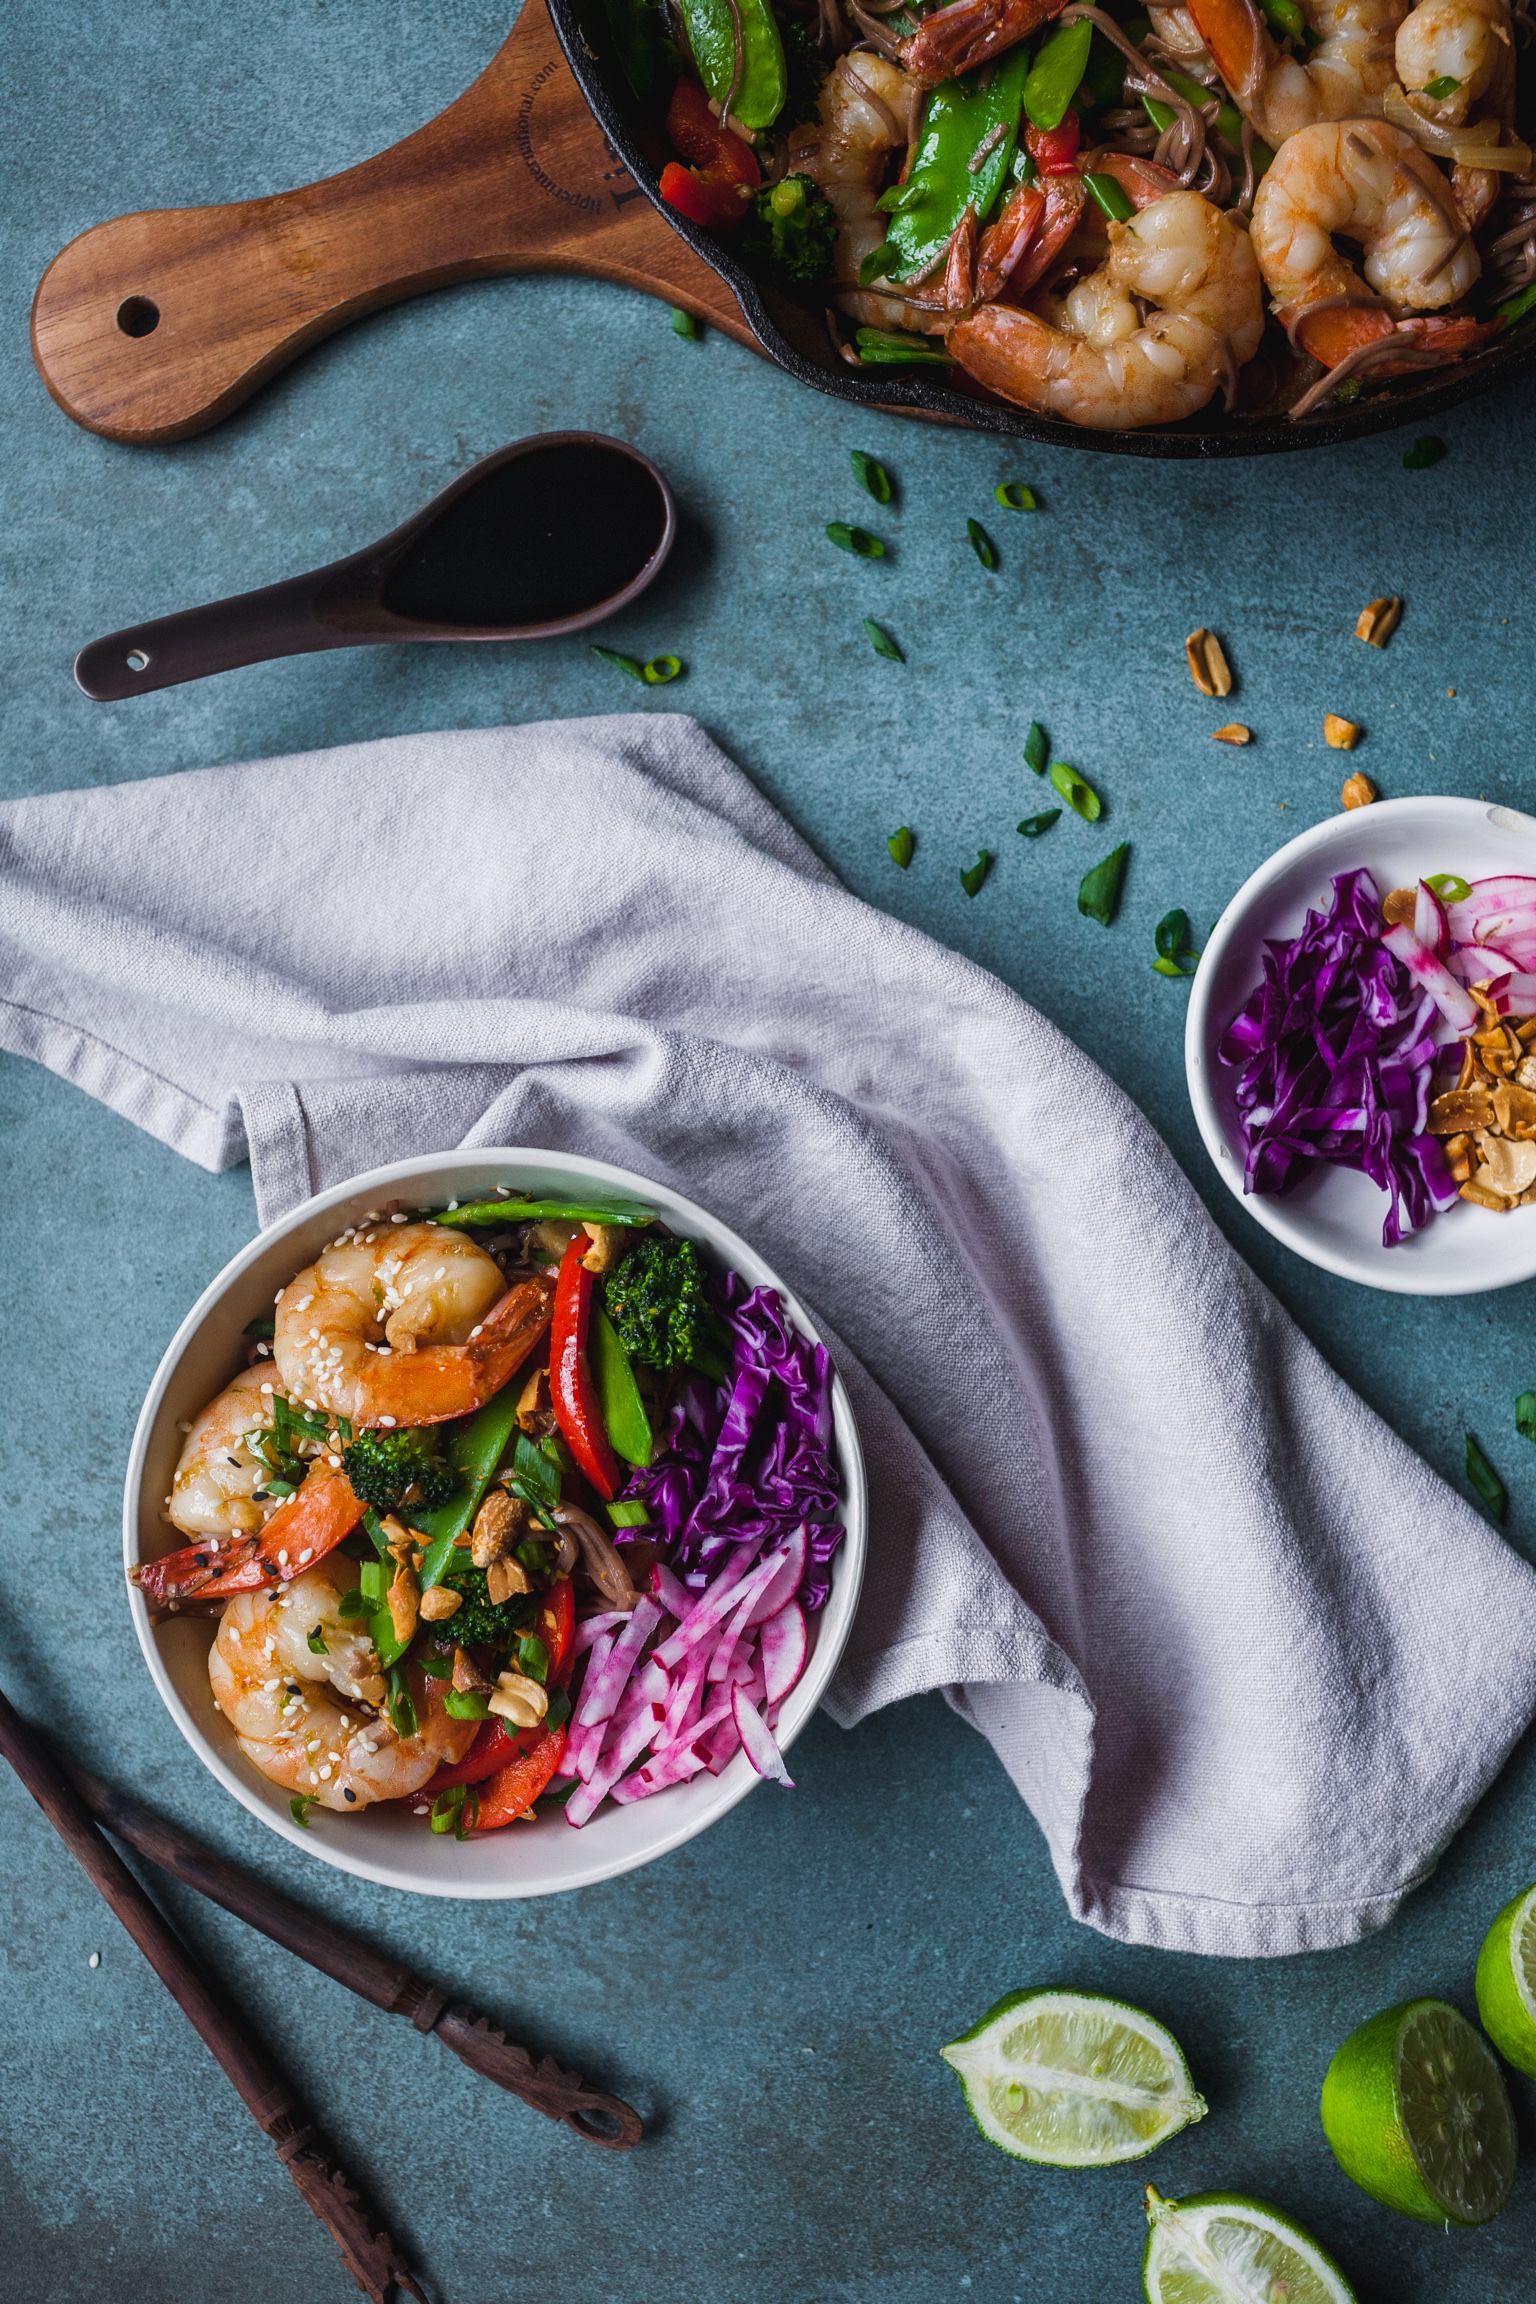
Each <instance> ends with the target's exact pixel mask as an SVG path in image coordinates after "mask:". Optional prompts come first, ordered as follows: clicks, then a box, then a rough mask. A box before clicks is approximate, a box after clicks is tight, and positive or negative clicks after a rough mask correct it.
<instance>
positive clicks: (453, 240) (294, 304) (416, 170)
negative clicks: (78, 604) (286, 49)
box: [32, 0, 756, 445]
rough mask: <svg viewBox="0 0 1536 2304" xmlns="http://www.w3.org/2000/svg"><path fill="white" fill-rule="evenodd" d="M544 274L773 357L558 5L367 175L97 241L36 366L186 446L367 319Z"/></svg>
mask: <svg viewBox="0 0 1536 2304" xmlns="http://www.w3.org/2000/svg"><path fill="white" fill-rule="evenodd" d="M537 271H544V272H585V273H589V274H592V275H594V276H595V277H597V278H599V279H606V280H615V281H618V282H621V283H622V284H624V285H625V286H628V287H633V288H640V289H643V290H645V291H646V292H647V293H648V294H650V295H653V296H660V297H663V298H664V299H665V300H666V301H667V302H668V303H672V304H678V305H681V306H683V307H684V309H686V310H687V311H690V312H692V313H694V314H695V315H696V316H697V317H698V318H700V319H704V320H708V321H710V322H712V323H713V324H714V325H715V326H716V327H719V328H723V329H725V330H726V331H727V332H728V333H729V334H730V335H732V336H734V337H735V338H736V339H737V341H738V342H739V343H743V344H747V345H750V346H753V347H754V348H756V339H755V337H754V336H753V335H752V333H751V330H750V329H749V328H748V326H747V324H746V322H745V320H744V319H743V317H742V314H741V310H740V307H739V306H738V304H737V302H736V299H735V297H734V296H733V295H732V294H731V291H730V290H729V288H727V286H726V285H725V282H724V281H723V280H721V279H720V278H719V276H718V274H716V273H715V272H713V271H711V269H710V267H709V266H708V265H707V264H705V263H703V262H702V261H701V260H700V259H699V258H698V257H697V256H695V255H694V253H693V251H692V249H691V248H689V247H688V246H687V244H686V242H684V241H683V240H682V239H680V238H679V237H678V235H677V234H676V233H675V232H673V231H672V230H671V229H670V228H669V227H668V226H667V225H666V224H665V223H664V222H663V221H662V219H661V218H660V217H659V216H658V215H657V213H656V211H655V209H654V208H653V207H652V206H651V203H650V201H649V199H648V198H647V197H646V195H645V193H644V192H643V191H642V190H641V188H640V186H639V185H638V184H636V183H635V181H634V179H633V178H632V177H631V175H630V174H629V171H628V170H627V169H626V168H625V166H624V164H623V162H622V161H621V160H620V159H619V158H618V157H617V155H616V154H615V153H614V152H612V151H611V150H610V148H609V146H608V145H607V143H606V141H605V139H604V137H603V133H602V131H601V129H600V128H599V127H598V125H597V123H596V122H595V121H594V119H593V118H592V115H591V113H590V112H589V111H588V109H587V106H586V102H585V100H584V98H583V97H582V94H581V91H580V89H579V88H578V87H577V85H576V82H575V81H574V79H573V78H572V76H571V73H570V69H569V67H568V66H567V64H566V61H565V58H564V56H563V55H562V53H561V50H560V44H559V42H558V41H557V39H556V38H555V33H554V28H553V26H552V25H551V23H550V21H549V14H548V11H547V9H546V8H545V6H544V0H525V6H524V8H523V11H522V14H521V15H520V16H519V18H518V21H517V24H516V26H515V27H514V29H513V31H512V33H511V34H510V36H509V37H508V39H507V40H506V41H505V42H504V44H503V45H502V47H501V48H500V50H499V51H498V52H497V54H496V55H495V57H493V59H492V60H491V62H490V63H489V64H488V65H487V66H486V68H485V70H484V71H483V72H482V73H481V75H480V77H479V79H478V80H476V81H475V82H474V84H473V86H472V87H470V88H467V89H466V90H465V92H464V94H463V95H462V96H460V97H459V98H458V99H457V101H456V102H455V103H453V104H450V105H449V106H448V109H447V110H446V111H445V112H441V113H439V114H438V117H437V118H436V119H435V120H431V121H429V122H428V123H427V125H426V127H424V128H418V129H417V130H416V132H415V134H414V135H412V136H407V137H406V138H405V140H404V142H403V143H400V144H393V145H391V146H390V148H389V150H388V151H387V152H380V153H378V154H377V155H376V156H375V158H373V159H372V160H365V161H363V162H362V164H361V165H360V166H359V167H356V168H349V169H347V170H346V171H345V172H344V173H343V174H342V175H340V176H328V177H326V178H325V179H324V180H323V181H322V182H320V183H318V184H307V185H304V186H303V187H302V188H301V189H300V190H298V191H295V192H282V193H279V194H277V195H276V196H275V197H273V198H270V199H265V200H237V201H234V202H232V203H231V204H230V205H229V206H227V207H220V208H160V209H151V210H147V211H145V212H143V213H141V214H139V215H135V216H119V217H118V218H117V219H116V220H115V221H114V222H112V223H110V224H98V225H96V226H95V227H94V228H93V229H92V230H91V231H89V232H83V233H82V234H81V235H80V237H79V239H78V240H73V241H71V242H70V244H69V246H68V247H67V248H65V249H64V250H63V251H62V253H61V254H60V255H58V256H56V257H55V258H54V260H53V262H52V264H50V265H49V267H48V270H47V271H46V272H45V273H44V275H43V278H42V281H41V283H40V285H39V287H38V291H37V297H36V300H35V302H34V304H33V308H32V351H33V356H34V358H35V359H36V361H37V365H38V369H39V371H40V373H41V375H42V379H43V382H44V383H45V384H46V385H47V387H48V390H49V391H50V392H51V393H52V395H53V397H54V399H55V400H56V401H57V402H58V404H59V406H60V407H61V408H62V409H63V410H64V413H65V414H66V415H67V416H72V417H73V418H74V420H75V422H76V423H77V424H82V425H84V427H85V429H86V430H87V431H88V432H99V433H100V434H102V435H103V437H104V438H106V439H108V440H121V441H127V442H131V443H135V444H145V445H149V444H156V443H160V442H163V441H169V440H185V439H187V438H189V437H190V436H191V435H192V434H193V433H194V432H201V431H203V430H205V429H206V427H207V426H208V425H210V424H216V423H218V421H219V420H220V418H221V417H224V416H227V415H228V414H229V412H230V411H231V409H233V408H237V407H239V405H240V403H241V402H242V401H243V400H245V399H248V398H249V396H250V395H251V393H253V392H254V391H255V390H256V389H257V388H258V386H259V385H261V384H264V383H265V382H266V380H267V378H268V377H270V376H274V375H276V373H277V372H278V370H279V369H281V368H284V367H286V366H287V364H288V362H289V361H290V360H293V359H296V358H297V357H298V355H299V354H300V353H301V352H305V351H307V350H308V349H309V347H310V345H312V344H317V343H319V342H320V340H321V338H322V337H325V336H329V335H330V334H332V332H333V331H334V330H335V329H337V328H342V327H345V325H346V324H347V322H348V321H349V320H355V319H357V318H359V317H360V315H361V314H363V313H365V312H375V311H377V310H378V309H379V308H380V307H381V306H382V305H386V304H393V303H395V302H397V301H398V300H399V298H401V297H403V296H414V295H416V294H417V293H419V291H421V290H422V289H426V288H441V287H445V286H447V285H448V284H449V283H450V282H452V281H456V280H473V279H477V278H483V277H484V276H486V275H487V274H492V273H500V272H537Z"/></svg>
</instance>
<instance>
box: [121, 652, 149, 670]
mask: <svg viewBox="0 0 1536 2304" xmlns="http://www.w3.org/2000/svg"><path fill="white" fill-rule="evenodd" d="M123 661H124V662H125V663H126V665H127V667H128V669H129V671H130V672H147V671H148V670H149V658H148V657H147V656H146V655H145V653H144V651H143V649H142V648H130V649H129V651H128V653H127V655H126V657H125V658H124V659H123Z"/></svg>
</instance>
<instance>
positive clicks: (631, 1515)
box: [518, 1496, 651, 1567]
mask: <svg viewBox="0 0 1536 2304" xmlns="http://www.w3.org/2000/svg"><path fill="white" fill-rule="evenodd" d="M608 1517H609V1519H610V1520H611V1521H612V1522H613V1524H614V1526H615V1528H649V1526H650V1524H651V1512H650V1506H649V1505H648V1504H642V1503H641V1501H640V1499H639V1497H638V1496H636V1497H632V1498H631V1499H630V1501H629V1502H628V1503H625V1502H623V1501H622V1500H621V1501H620V1502H619V1503H617V1504H610V1505H609V1507H608ZM518 1549H519V1550H521V1549H522V1548H521V1546H519V1548H518ZM523 1565H524V1566H525V1567H526V1566H527V1562H526V1561H525V1562H524V1563H523Z"/></svg>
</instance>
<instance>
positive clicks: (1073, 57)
mask: <svg viewBox="0 0 1536 2304" xmlns="http://www.w3.org/2000/svg"><path fill="white" fill-rule="evenodd" d="M1092 46H1093V26H1092V25H1091V24H1088V23H1079V24H1064V25H1061V26H1059V27H1058V29H1057V30H1056V31H1054V32H1052V33H1051V34H1050V36H1049V37H1048V38H1047V39H1045V40H1042V41H1041V43H1040V50H1039V54H1038V55H1037V56H1036V58H1035V61H1034V63H1033V64H1032V65H1031V66H1030V68H1029V78H1028V79H1027V80H1026V81H1025V83H1024V109H1025V111H1026V112H1027V113H1028V115H1029V118H1030V122H1031V124H1032V125H1033V126H1034V127H1036V128H1059V127H1060V126H1061V123H1062V121H1063V120H1064V119H1065V118H1066V116H1067V110H1068V107H1069V106H1070V104H1071V102H1072V99H1073V97H1074V96H1075V95H1076V94H1077V86H1078V82H1079V81H1080V80H1081V79H1082V77H1083V74H1084V72H1085V71H1086V70H1087V69H1088V51H1089V49H1090V48H1091V47H1092Z"/></svg>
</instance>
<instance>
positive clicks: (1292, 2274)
mask: <svg viewBox="0 0 1536 2304" xmlns="http://www.w3.org/2000/svg"><path fill="white" fill-rule="evenodd" d="M1147 2222H1148V2224H1149V2225H1150V2226H1151V2230H1150V2232H1149V2233H1148V2235H1147V2248H1146V2254H1145V2255H1144V2256H1143V2258H1142V2264H1141V2284H1142V2288H1143V2290H1144V2291H1145V2294H1146V2297H1147V2300H1148V2304H1235V2300H1236V2299H1239V2298H1244V2297H1251V2296H1276V2297H1278V2296H1284V2297H1286V2298H1287V2299H1289V2304H1358V2300H1357V2298H1356V2296H1355V2292H1354V2290H1353V2288H1351V2286H1350V2284H1349V2282H1348V2281H1347V2280H1346V2279H1345V2277H1344V2274H1343V2273H1342V2272H1341V2271H1340V2269H1339V2267H1338V2265H1337V2264H1336V2263H1335V2262H1334V2260H1333V2258H1332V2257H1331V2256H1330V2255H1329V2253H1328V2251H1327V2249H1326V2248H1324V2247H1322V2246H1320V2245H1319V2243H1318V2242H1317V2241H1316V2240H1314V2239H1313V2237H1312V2235H1311V2233H1310V2232H1308V2231H1306V2230H1305V2229H1304V2228H1303V2227H1302V2226H1301V2225H1300V2224H1298V2223H1297V2222H1296V2221H1295V2219H1294V2218H1293V2217H1290V2216H1287V2215H1286V2214H1285V2211H1284V2210H1283V2209H1280V2208H1275V2207H1273V2206H1271V2204H1270V2203H1269V2202H1268V2201H1267V2200H1253V2199H1250V2198H1249V2197H1248V2196H1247V2195H1246V2194H1244V2193H1241V2192H1197V2193H1194V2194H1192V2195H1191V2196H1190V2198H1188V2199H1187V2200H1165V2199H1164V2198H1163V2196H1162V2194H1161V2193H1160V2192H1159V2191H1158V2189H1157V2186H1156V2185H1155V2184H1149V2185H1148V2186H1147Z"/></svg>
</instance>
